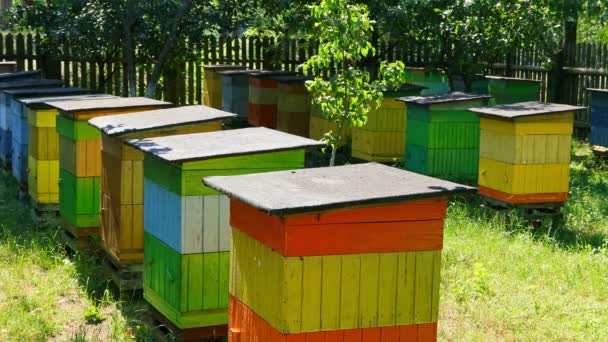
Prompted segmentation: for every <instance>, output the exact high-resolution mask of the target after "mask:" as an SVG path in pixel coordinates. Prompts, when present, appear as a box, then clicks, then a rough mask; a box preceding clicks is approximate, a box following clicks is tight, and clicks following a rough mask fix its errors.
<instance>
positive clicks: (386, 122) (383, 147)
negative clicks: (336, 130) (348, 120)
mask: <svg viewBox="0 0 608 342" xmlns="http://www.w3.org/2000/svg"><path fill="white" fill-rule="evenodd" d="M423 89H425V88H424V87H422V86H417V85H413V84H406V85H404V86H403V87H401V88H400V89H399V90H398V91H385V92H384V99H383V100H382V104H381V105H380V108H378V109H376V110H373V111H371V112H370V113H368V115H367V123H366V124H365V126H363V127H355V128H353V129H352V136H353V146H352V155H353V157H355V158H359V159H363V160H367V161H376V162H394V161H402V160H403V157H404V149H405V141H406V137H405V132H406V124H407V107H406V106H405V104H404V103H403V102H401V101H396V99H397V98H398V97H402V96H412V95H420V93H421V91H423Z"/></svg>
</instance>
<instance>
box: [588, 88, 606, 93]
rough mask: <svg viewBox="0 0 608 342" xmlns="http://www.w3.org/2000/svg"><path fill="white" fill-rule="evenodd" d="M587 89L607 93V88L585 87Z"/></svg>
mask: <svg viewBox="0 0 608 342" xmlns="http://www.w3.org/2000/svg"><path fill="white" fill-rule="evenodd" d="M587 90H589V91H596V92H598V93H608V89H598V88H587Z"/></svg>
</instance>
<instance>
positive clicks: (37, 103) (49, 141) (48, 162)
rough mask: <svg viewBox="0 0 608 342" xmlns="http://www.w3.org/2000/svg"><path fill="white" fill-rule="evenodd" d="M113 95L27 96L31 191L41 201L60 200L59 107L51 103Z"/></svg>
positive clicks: (37, 201)
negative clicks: (56, 107)
mask: <svg viewBox="0 0 608 342" xmlns="http://www.w3.org/2000/svg"><path fill="white" fill-rule="evenodd" d="M106 97H114V96H111V95H105V94H99V95H75V96H53V97H35V98H25V99H20V100H19V101H20V102H21V103H22V104H23V105H24V106H25V107H26V110H27V121H28V126H29V128H28V130H29V137H30V138H29V144H28V164H27V167H28V173H27V178H28V192H29V194H30V197H31V198H32V199H33V200H34V202H36V203H38V204H45V205H46V204H58V203H59V135H58V134H57V129H56V126H57V120H56V117H57V115H58V114H59V112H58V111H57V109H55V108H52V107H51V106H50V105H49V104H48V103H50V102H56V101H78V100H85V99H99V98H106Z"/></svg>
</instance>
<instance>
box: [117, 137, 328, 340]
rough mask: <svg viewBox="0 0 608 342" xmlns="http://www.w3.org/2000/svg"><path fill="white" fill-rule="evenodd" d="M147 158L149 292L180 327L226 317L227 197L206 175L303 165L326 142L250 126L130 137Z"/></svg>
mask: <svg viewBox="0 0 608 342" xmlns="http://www.w3.org/2000/svg"><path fill="white" fill-rule="evenodd" d="M127 144H129V145H131V146H134V147H136V148H139V149H141V150H142V151H144V152H146V154H145V158H144V175H145V179H144V231H145V232H144V241H145V242H144V286H143V287H144V298H145V299H146V300H147V301H148V303H150V304H151V305H152V306H153V307H154V308H155V309H156V310H158V311H159V312H161V313H162V314H163V315H164V316H165V317H166V318H167V319H169V320H170V321H171V322H172V323H173V324H175V325H176V326H177V327H178V328H180V329H194V328H201V327H214V326H218V325H225V324H226V323H227V322H228V314H227V311H226V309H227V306H228V275H229V270H228V267H229V260H230V256H229V246H230V227H229V224H228V215H229V205H228V199H227V198H226V197H225V196H222V195H221V194H219V193H218V192H217V191H215V190H213V189H211V188H209V187H207V186H204V185H203V184H202V182H201V180H202V178H203V177H205V176H211V175H234V174H247V173H258V172H267V171H273V170H286V169H297V168H302V167H303V166H304V153H305V149H306V148H310V147H316V146H320V145H321V144H320V143H318V142H316V141H313V140H309V139H305V138H301V137H298V136H294V135H290V134H286V133H282V132H278V131H274V130H270V129H266V128H245V129H240V130H226V131H221V132H211V133H201V134H188V135H179V136H170V137H161V138H148V139H138V140H131V141H128V142H127Z"/></svg>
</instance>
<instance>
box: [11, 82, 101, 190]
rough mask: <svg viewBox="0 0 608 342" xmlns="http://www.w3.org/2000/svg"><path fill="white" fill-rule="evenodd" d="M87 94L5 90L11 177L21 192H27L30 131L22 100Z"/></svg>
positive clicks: (80, 91)
mask: <svg viewBox="0 0 608 342" xmlns="http://www.w3.org/2000/svg"><path fill="white" fill-rule="evenodd" d="M88 92H89V90H88V89H84V88H25V89H11V90H5V91H4V96H5V101H6V102H7V103H9V102H10V106H7V109H8V108H10V111H11V113H10V114H11V115H12V117H11V122H12V133H13V143H12V146H13V150H12V152H11V165H12V168H13V176H14V177H15V178H16V179H17V182H18V183H19V185H20V186H21V189H22V190H23V191H26V190H27V181H28V148H29V140H30V130H29V123H28V114H27V108H26V107H25V105H24V104H23V103H22V102H21V99H23V98H35V97H46V96H53V95H56V96H63V95H83V94H87V93H88Z"/></svg>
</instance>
